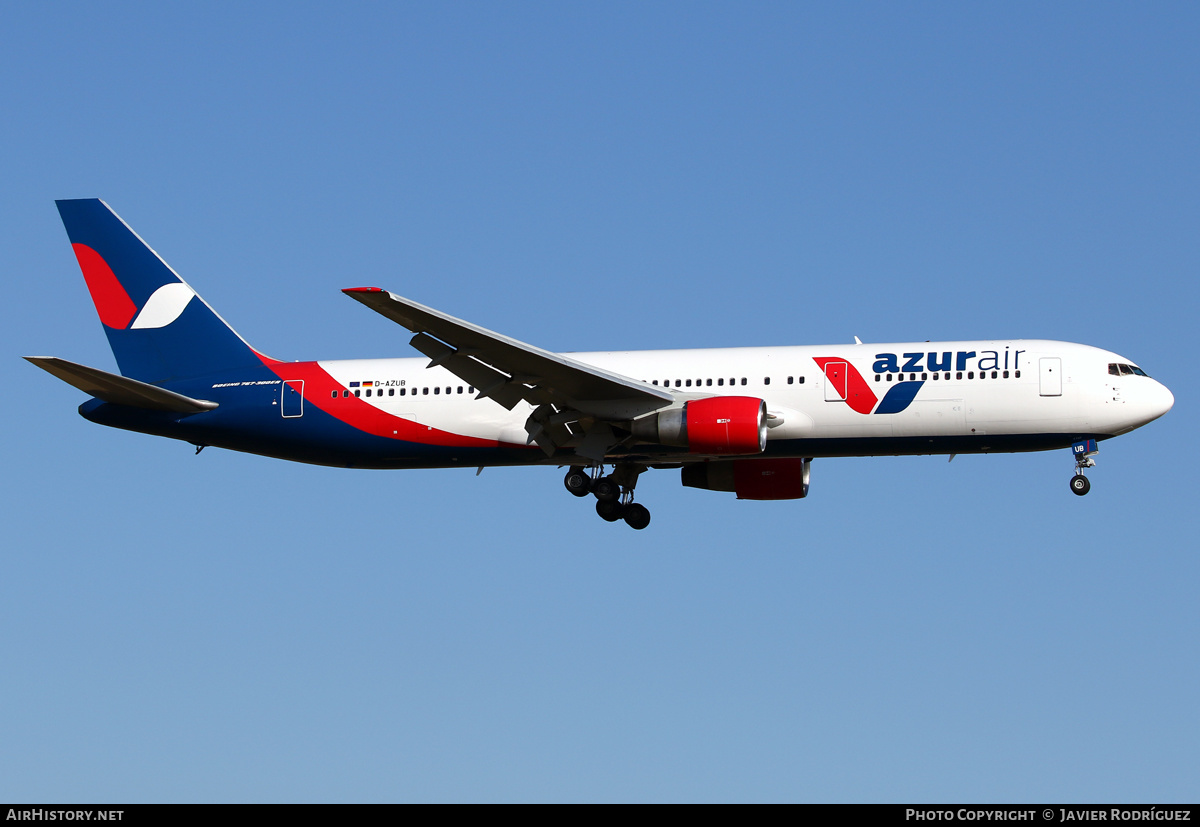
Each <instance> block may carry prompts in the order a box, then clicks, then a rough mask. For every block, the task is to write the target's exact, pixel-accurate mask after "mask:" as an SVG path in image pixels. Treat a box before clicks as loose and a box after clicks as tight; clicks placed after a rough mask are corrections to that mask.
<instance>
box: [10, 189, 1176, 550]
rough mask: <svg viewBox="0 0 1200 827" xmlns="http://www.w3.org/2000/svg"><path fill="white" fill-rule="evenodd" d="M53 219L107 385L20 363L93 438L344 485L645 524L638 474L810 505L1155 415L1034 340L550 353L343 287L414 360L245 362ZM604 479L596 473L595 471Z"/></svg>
mask: <svg viewBox="0 0 1200 827" xmlns="http://www.w3.org/2000/svg"><path fill="white" fill-rule="evenodd" d="M58 209H59V213H60V215H61V216H62V220H63V224H64V225H65V226H66V229H67V235H68V236H69V238H70V240H71V246H72V247H73V249H74V251H75V257H76V258H77V259H78V260H79V267H80V269H81V270H82V271H83V276H84V280H85V281H86V282H87V287H88V290H89V291H90V293H91V295H92V300H93V302H94V303H95V305H96V311H97V313H98V314H99V316H100V321H101V322H102V323H103V326H104V332H105V333H106V334H107V335H108V340H109V344H110V345H111V346H112V349H113V353H114V355H115V356H116V360H117V365H118V367H119V368H120V371H121V373H120V375H117V374H112V373H108V372H106V371H102V370H97V369H96V368H90V367H86V366H84V365H80V364H76V363H74V362H68V361H66V360H65V359H58V358H54V357H27V358H28V359H29V361H31V362H33V363H34V364H35V365H37V366H38V367H40V368H43V369H44V370H46V371H48V372H50V373H52V374H54V375H55V376H57V377H58V378H60V379H62V380H63V381H65V382H68V383H70V384H71V385H74V386H75V387H77V388H79V389H80V390H82V391H84V392H85V393H87V394H89V395H90V396H92V397H94V398H93V399H90V400H88V401H87V402H85V403H83V405H81V406H80V408H79V412H80V413H81V414H82V415H83V416H84V417H85V418H87V419H89V420H91V421H92V422H99V423H101V424H103V425H111V426H114V427H117V428H125V429H127V430H131V431H140V432H142V433H148V434H156V435H158V436H165V437H171V438H173V439H180V440H185V441H187V442H190V443H192V444H193V445H195V446H196V450H197V452H198V451H199V450H201V449H202V448H204V447H205V446H210V445H212V446H218V447H221V448H229V449H231V450H235V451H246V452H249V453H253V454H262V455H265V456H270V457H278V458H280V459H290V460H296V461H299V462H309V463H315V464H319V465H331V466H342V467H351V468H449V467H459V466H462V467H470V468H480V469H482V468H483V467H485V466H489V465H551V466H560V467H561V466H566V467H567V468H568V471H567V475H566V478H565V480H564V482H565V485H566V487H567V489H568V490H569V491H570V492H571V493H572V494H575V495H576V496H580V497H584V496H587V495H589V494H590V495H593V496H594V497H595V499H596V511H597V512H598V513H599V515H600V516H601V517H603V518H604V519H606V520H608V521H610V522H612V521H616V520H620V519H624V520H625V522H627V523H628V524H629V525H630V526H632V527H634V528H645V527H646V525H648V524H649V522H650V512H649V511H648V510H647V509H646V507H645V506H643V505H642V504H640V503H636V502H634V501H633V495H634V487H635V485H636V484H637V480H638V477H639V475H640V474H641V473H642V472H643V471H645V470H647V469H649V468H659V469H661V468H671V469H676V470H679V471H681V474H682V480H683V484H684V485H687V486H691V487H694V488H706V489H709V490H714V491H731V492H734V493H736V494H737V496H738V497H739V498H742V499H759V500H785V499H796V498H800V497H804V496H805V495H807V494H808V486H809V468H810V463H811V461H812V459H813V458H814V457H846V456H877V455H900V454H950V455H954V454H967V453H993V452H1008V451H1043V450H1050V449H1055V448H1067V447H1070V448H1071V449H1072V452H1073V455H1074V461H1075V476H1074V477H1072V478H1071V490H1072V491H1074V492H1075V493H1076V494H1086V493H1087V492H1088V489H1089V488H1090V487H1091V486H1090V483H1089V482H1088V479H1087V477H1086V476H1084V471H1085V470H1086V469H1087V468H1089V467H1091V466H1092V465H1094V463H1095V460H1094V459H1093V455H1094V454H1095V453H1096V443H1097V442H1098V441H1099V440H1103V439H1108V438H1109V437H1114V436H1119V435H1121V434H1124V433H1126V432H1128V431H1132V430H1133V429H1134V428H1138V427H1140V426H1142V425H1145V424H1146V423H1147V422H1150V421H1152V420H1154V419H1157V418H1158V417H1160V416H1162V415H1163V414H1164V413H1166V412H1167V411H1168V410H1170V408H1171V406H1172V404H1174V397H1173V396H1172V395H1171V392H1170V391H1169V390H1167V388H1166V387H1164V386H1163V385H1161V384H1159V383H1158V382H1156V381H1155V380H1154V379H1151V378H1150V377H1149V376H1147V375H1146V373H1145V372H1144V371H1143V370H1142V369H1141V368H1139V367H1138V366H1137V365H1136V364H1134V363H1133V362H1132V361H1131V360H1129V359H1126V358H1125V357H1123V356H1118V355H1117V354H1115V353H1110V352H1108V351H1106V350H1100V349H1099V348H1094V347H1089V346H1086V345H1078V344H1070V343H1067V342H1054V341H1044V340H997V341H969V342H920V343H898V344H882V345H863V344H854V345H821V346H803V347H755V348H713V349H703V350H658V351H626V352H602V353H552V352H550V351H546V350H542V349H541V348H537V347H534V346H532V345H527V344H525V343H523V342H519V341H517V340H516V339H510V338H509V337H507V336H503V335H501V334H499V333H493V332H492V331H490V330H485V329H484V328H482V327H479V326H477V325H473V324H471V323H469V322H465V321H462V320H460V319H456V318H453V317H452V316H448V315H446V314H445V313H441V312H438V311H437V310H433V309H432V308H429V307H425V306H423V305H420V304H417V303H416V302H413V301H409V300H408V299H405V298H401V297H400V296H397V295H395V294H393V293H389V292H387V291H385V290H381V289H379V288H376V287H354V288H350V289H347V290H345V291H343V292H345V293H346V295H348V296H350V297H351V298H353V299H355V300H357V301H359V302H361V303H363V304H365V305H366V306H367V307H369V308H371V309H372V310H374V311H376V312H377V313H380V314H381V315H383V316H385V317H387V318H388V319H391V320H392V321H393V322H396V323H397V324H399V325H400V326H402V327H404V328H406V329H408V330H409V331H410V332H411V333H412V334H413V335H412V338H411V339H410V340H409V344H411V345H412V346H413V347H414V348H416V350H417V351H419V352H420V353H421V354H422V356H421V357H415V358H407V359H361V360H346V361H327V362H322V361H317V362H281V361H279V360H277V359H272V358H270V357H268V356H265V355H263V354H262V353H259V352H258V351H257V350H255V349H254V348H252V347H250V345H248V344H247V343H246V342H245V341H244V340H243V339H242V338H241V337H240V336H238V334H237V333H235V332H234V331H233V329H232V328H230V327H229V325H227V324H226V323H225V321H224V320H223V319H221V317H220V316H218V315H217V314H216V312H214V311H213V309H212V308H211V307H209V306H208V304H207V303H206V302H205V301H204V300H203V299H202V298H200V296H198V295H197V294H196V292H195V291H194V290H193V289H192V288H191V287H190V286H189V285H188V284H187V283H185V282H184V281H183V279H181V278H180V277H179V276H178V275H177V274H176V273H175V271H174V270H172V269H171V268H170V267H169V266H168V265H167V264H166V262H164V261H163V260H162V259H161V258H160V257H159V256H158V254H157V253H155V252H154V250H152V249H151V248H150V247H149V246H147V245H146V244H145V242H143V241H142V240H141V238H140V237H138V235H137V234H136V233H134V232H133V230H131V229H130V228H129V226H128V225H126V224H125V223H124V222H123V221H122V220H121V219H120V218H119V217H118V216H117V215H116V214H115V213H114V212H112V210H110V209H109V207H108V205H106V204H105V203H104V202H103V201H100V200H98V199H81V200H72V201H59V202H58ZM609 468H611V470H606V469H609Z"/></svg>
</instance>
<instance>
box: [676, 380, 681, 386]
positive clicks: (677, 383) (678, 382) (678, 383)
mask: <svg viewBox="0 0 1200 827" xmlns="http://www.w3.org/2000/svg"><path fill="white" fill-rule="evenodd" d="M680 384H681V380H679V379H676V380H675V387H677V388H678V387H679V386H680Z"/></svg>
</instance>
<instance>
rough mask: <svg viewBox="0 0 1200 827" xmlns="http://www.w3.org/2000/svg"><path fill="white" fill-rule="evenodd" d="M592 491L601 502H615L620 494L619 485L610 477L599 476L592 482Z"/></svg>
mask: <svg viewBox="0 0 1200 827" xmlns="http://www.w3.org/2000/svg"><path fill="white" fill-rule="evenodd" d="M592 493H593V494H595V495H596V499H597V500H599V501H600V502H602V503H607V502H616V501H617V500H618V499H619V498H620V496H621V486H619V485H617V483H616V481H615V480H613V478H612V477H601V478H600V479H598V480H596V481H595V482H593V483H592ZM601 516H603V515H601Z"/></svg>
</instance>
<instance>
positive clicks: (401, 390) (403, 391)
mask: <svg viewBox="0 0 1200 827" xmlns="http://www.w3.org/2000/svg"><path fill="white" fill-rule="evenodd" d="M405 392H406V391H405V389H404V388H401V389H400V395H401V396H404V394H405Z"/></svg>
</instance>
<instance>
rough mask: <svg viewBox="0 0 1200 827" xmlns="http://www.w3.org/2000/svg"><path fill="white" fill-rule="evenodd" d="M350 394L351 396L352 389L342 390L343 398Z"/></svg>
mask: <svg viewBox="0 0 1200 827" xmlns="http://www.w3.org/2000/svg"><path fill="white" fill-rule="evenodd" d="M348 396H350V391H342V398H343V399H345V398H346V397H348Z"/></svg>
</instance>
